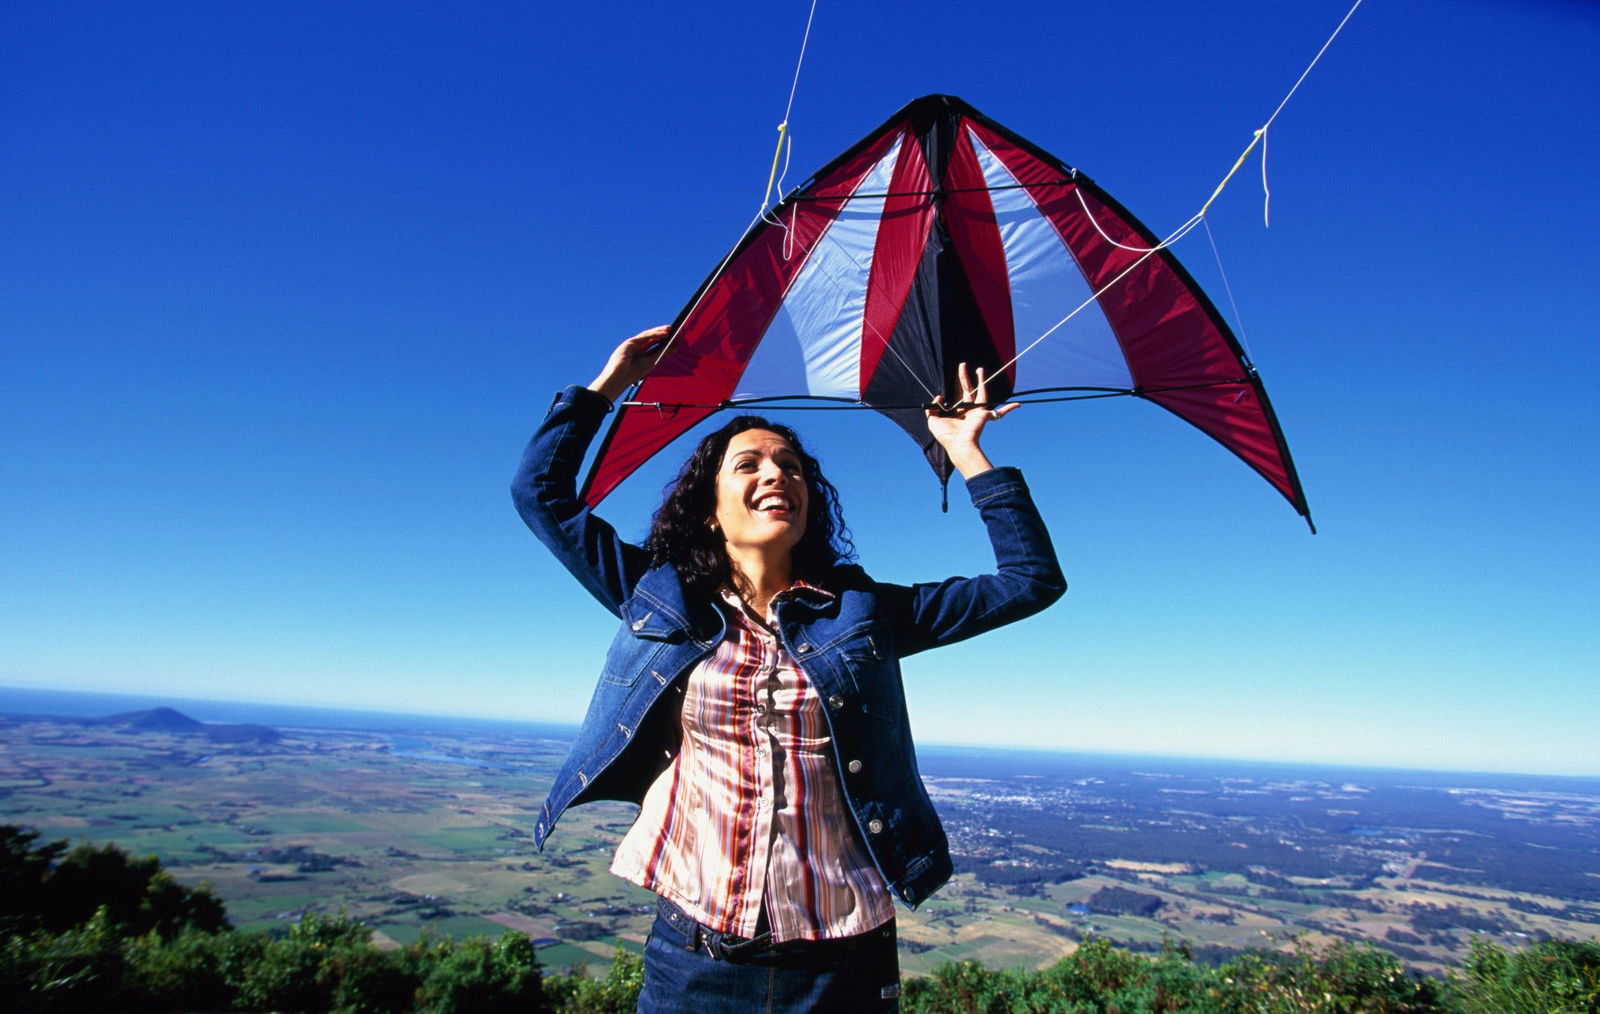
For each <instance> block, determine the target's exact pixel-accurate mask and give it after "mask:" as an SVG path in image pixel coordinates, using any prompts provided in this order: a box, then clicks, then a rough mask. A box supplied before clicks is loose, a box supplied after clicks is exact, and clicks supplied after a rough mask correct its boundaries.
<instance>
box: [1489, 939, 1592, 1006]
mask: <svg viewBox="0 0 1600 1014" xmlns="http://www.w3.org/2000/svg"><path fill="white" fill-rule="evenodd" d="M1457 985H1458V986H1459V988H1460V999H1459V1006H1458V1009H1459V1010H1460V1011H1461V1014H1600V942H1597V941H1594V940H1545V941H1543V942H1541V943H1538V944H1535V945H1534V946H1532V947H1530V948H1528V949H1527V950H1525V951H1521V952H1518V953H1515V954H1512V953H1508V952H1507V951H1506V949H1505V948H1503V947H1501V946H1500V945H1499V944H1497V943H1495V942H1493V941H1492V940H1487V939H1485V938H1482V937H1479V938H1476V939H1474V940H1473V942H1472V953H1471V955H1470V956H1469V957H1468V958H1467V962H1466V977H1465V978H1464V979H1461V978H1458V979H1457Z"/></svg>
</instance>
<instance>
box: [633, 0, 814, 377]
mask: <svg viewBox="0 0 1600 1014" xmlns="http://www.w3.org/2000/svg"><path fill="white" fill-rule="evenodd" d="M816 13H817V0H811V10H810V12H809V13H808V14H807V15H806V30H805V34H804V35H802V36H801V37H800V55H799V57H797V58H796V59H795V63H794V79H793V80H792V81H790V83H789V101H788V102H787V103H786V104H785V105H784V107H783V122H781V123H779V124H778V147H777V150H776V151H774V152H773V153H772V172H771V173H770V174H769V175H768V176H767V192H766V195H765V196H763V197H762V198H761V208H760V209H759V210H758V211H757V212H756V214H755V217H754V218H752V219H750V222H749V224H748V225H746V226H745V227H744V230H743V232H741V233H740V235H741V236H742V235H744V233H746V232H749V231H750V229H751V228H752V227H754V226H755V224H756V223H757V222H758V221H761V220H762V219H765V218H766V217H767V201H768V199H770V198H771V197H772V187H773V185H774V184H775V183H776V182H778V180H779V179H781V177H779V176H778V156H779V155H781V154H782V153H783V150H784V140H785V139H786V138H787V136H788V132H789V113H790V112H791V111H792V110H793V109H794V96H795V92H796V91H797V90H798V89H799V87H800V67H801V66H802V65H803V64H804V63H805V59H806V44H807V43H808V42H810V41H811V21H812V19H813V18H814V17H815V16H816ZM790 151H791V153H792V152H793V144H792V143H791V145H790ZM783 172H784V175H788V172H789V160H788V159H784V161H783ZM768 221H774V222H775V224H776V225H777V226H778V227H779V228H785V227H784V225H783V223H782V222H778V221H776V216H774V218H773V219H768ZM784 238H785V240H787V239H788V236H787V235H785V237H784ZM786 245H787V244H786ZM738 251H739V244H738V243H735V244H734V245H733V247H732V248H731V249H730V250H729V251H728V254H727V256H725V257H723V258H722V263H720V264H718V265H717V270H715V271H713V272H711V277H710V278H708V279H706V283H705V284H704V285H703V286H701V287H700V294H699V295H698V296H696V297H695V300H694V303H693V304H691V305H690V307H689V309H688V310H686V311H685V312H684V314H683V322H684V323H688V321H689V318H691V317H693V316H694V312H695V311H696V310H698V309H699V308H700V303H701V302H702V301H703V300H704V299H705V298H706V296H707V295H709V294H710V293H711V289H712V286H714V285H715V284H716V282H717V279H719V278H721V277H722V272H723V271H725V270H727V267H728V264H729V262H731V261H732V260H733V255H734V254H736V253H737V252H738ZM784 259H785V260H787V259H788V256H787V254H786V255H785V257H784ZM678 330H679V329H677V328H674V329H673V332H672V334H671V335H670V336H669V337H668V338H667V340H666V341H665V342H662V343H661V351H660V352H658V353H656V361H655V362H654V363H652V364H651V369H654V368H655V367H656V366H658V365H660V363H661V360H663V359H665V358H666V356H667V351H668V350H669V349H671V348H672V345H673V343H674V342H676V341H677V340H678ZM641 383H642V381H641Z"/></svg>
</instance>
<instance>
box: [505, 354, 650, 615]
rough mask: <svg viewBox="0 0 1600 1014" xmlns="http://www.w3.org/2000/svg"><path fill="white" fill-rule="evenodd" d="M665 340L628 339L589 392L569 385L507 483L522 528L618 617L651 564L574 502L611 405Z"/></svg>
mask: <svg viewBox="0 0 1600 1014" xmlns="http://www.w3.org/2000/svg"><path fill="white" fill-rule="evenodd" d="M666 333H667V329H666V328H652V329H651V330H649V331H644V332H641V333H639V334H637V335H634V336H633V337H632V338H629V339H628V340H627V341H625V342H623V343H622V344H621V345H619V346H618V347H617V349H616V351H615V352H613V353H612V354H611V358H610V360H608V361H607V363H606V367H605V369H603V370H602V371H601V373H600V375H599V376H598V377H596V378H595V380H594V382H593V383H592V384H591V385H590V386H589V387H578V386H576V385H574V386H572V387H569V388H567V389H566V390H564V391H562V392H561V393H560V394H558V395H557V396H556V400H555V403H554V404H553V405H551V406H550V412H549V414H548V415H546V416H545V419H544V422H543V423H542V424H541V425H540V426H539V429H538V432H536V433H534V435H533V439H532V440H530V441H529V442H528V448H527V450H525V451H524V452H523V454H522V464H521V465H520V466H519V467H518V468H517V475H516V478H515V479H513V480H512V483H511V499H512V501H513V502H515V504H516V506H517V513H518V514H520V515H522V520H523V522H524V523H525V524H527V526H528V528H529V529H531V530H532V531H533V534H534V535H536V536H538V538H539V541H540V542H543V543H544V544H545V546H546V547H548V548H549V550H550V551H551V552H552V553H554V554H555V556H556V559H557V560H559V561H561V564H562V566H564V567H566V568H567V570H568V571H570V572H571V573H572V576H573V577H576V578H577V579H578V581H579V583H581V584H582V585H583V586H584V587H585V588H586V589H588V591H589V594H591V595H593V596H594V597H595V599H596V600H598V601H599V602H600V604H601V605H603V606H605V607H606V608H607V609H609V610H610V611H611V612H612V613H613V614H620V611H621V609H622V603H623V602H625V601H626V600H627V598H628V596H629V595H630V594H631V593H632V591H633V586H634V585H635V584H636V583H637V582H638V580H639V578H640V577H641V576H643V574H644V572H645V570H646V569H648V567H649V557H648V556H647V555H646V553H645V551H644V550H643V549H640V548H639V547H638V546H635V545H632V544H630V543H628V542H625V541H623V539H622V538H621V537H620V536H618V535H617V532H616V529H614V528H612V527H611V525H610V524H608V523H607V522H606V521H604V520H602V519H601V518H599V517H596V516H595V514H594V511H593V509H592V508H591V507H590V506H589V505H588V504H587V503H585V502H584V501H583V499H582V498H581V497H579V496H578V469H579V468H581V467H582V465H583V457H584V454H585V452H587V451H588V449H589V443H590V442H591V441H592V440H593V439H594V435H595V433H596V432H597V431H598V430H599V429H600V423H601V422H602V421H603V420H604V419H605V417H606V414H607V413H608V412H610V411H611V404H612V401H613V400H614V399H616V398H617V397H618V396H620V395H621V394H622V393H623V392H624V391H626V390H627V389H628V387H630V386H632V385H633V384H634V383H636V382H638V381H639V380H640V379H642V378H643V377H644V375H645V374H646V373H648V372H649V370H650V366H651V365H653V364H654V361H655V356H654V354H653V352H654V349H655V347H656V346H657V345H658V344H659V343H660V341H661V340H662V339H663V338H664V337H665V336H666Z"/></svg>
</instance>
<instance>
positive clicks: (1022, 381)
mask: <svg viewBox="0 0 1600 1014" xmlns="http://www.w3.org/2000/svg"><path fill="white" fill-rule="evenodd" d="M967 137H968V139H969V140H971V142H972V148H973V151H974V152H976V153H977V156H978V164H979V166H981V167H982V169H983V177H984V181H985V182H987V183H988V185H989V186H991V187H1015V186H1016V184H1017V180H1016V177H1014V176H1012V175H1011V172H1010V170H1008V169H1007V168H1006V167H1005V166H1004V165H1002V164H1001V163H1000V160H999V159H998V158H996V157H995V155H994V153H993V152H991V151H990V150H989V149H988V148H986V147H984V145H983V142H982V141H979V140H978V138H977V136H976V135H975V134H973V133H972V131H971V130H968V132H967ZM989 197H990V200H991V201H993V203H994V210H995V217H996V218H997V219H998V221H999V226H1000V240H1001V243H1002V244H1004V246H1005V252H1006V272H1007V275H1008V276H1009V277H1010V279H1011V313H1012V318H1013V320H1014V324H1015V328H1016V341H1017V352H1022V351H1023V349H1027V348H1028V346H1029V345H1032V344H1033V342H1034V341H1035V340H1037V339H1038V338H1039V336H1040V335H1042V334H1044V333H1045V332H1046V331H1049V330H1050V329H1051V328H1052V327H1055V325H1056V323H1057V322H1059V321H1060V320H1061V319H1062V318H1063V317H1065V316H1067V314H1069V313H1072V311H1073V310H1074V309H1075V308H1076V307H1077V306H1078V305H1079V304H1081V303H1083V302H1084V300H1086V299H1089V298H1090V296H1091V295H1093V290H1092V289H1090V288H1089V283H1088V280H1087V279H1085V278H1084V277H1083V272H1081V271H1079V270H1078V266H1077V264H1076V263H1075V262H1074V261H1073V259H1072V253H1071V251H1069V250H1068V249H1067V247H1066V244H1065V243H1063V242H1061V237H1060V236H1058V235H1056V230H1055V228H1054V227H1053V226H1052V225H1051V224H1050V222H1049V221H1048V220H1047V219H1046V218H1045V217H1044V216H1043V215H1042V214H1040V213H1039V209H1038V207H1037V206H1036V205H1035V204H1034V203H1033V198H1031V197H1029V196H1028V192H1027V191H1026V190H1023V189H1020V188H1018V189H1014V190H992V191H990V192H989ZM1016 368H1017V382H1016V389H1017V390H1018V391H1027V390H1033V389H1037V388H1042V387H1115V388H1129V387H1132V386H1133V379H1132V377H1131V375H1130V374H1129V372H1128V361H1127V359H1126V358H1125V357H1124V356H1123V355H1122V347H1121V346H1120V345H1118V344H1117V339H1116V336H1115V335H1114V334H1112V332H1111V325H1110V324H1109V323H1107V322H1106V317H1105V314H1104V313H1102V312H1101V310H1100V304H1099V303H1091V304H1090V305H1088V306H1085V307H1084V308H1083V309H1082V310H1079V311H1078V313H1077V315H1076V316H1074V317H1073V318H1072V319H1071V320H1069V321H1067V322H1066V323H1065V324H1062V325H1061V326H1060V327H1059V328H1056V330H1055V331H1054V332H1052V333H1051V334H1050V336H1049V337H1048V338H1046V339H1044V341H1042V342H1039V344H1037V345H1034V346H1033V348H1031V349H1028V351H1027V352H1025V353H1023V354H1022V357H1021V358H1020V359H1018V360H1017V367H1016Z"/></svg>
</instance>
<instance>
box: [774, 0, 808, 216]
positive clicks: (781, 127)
mask: <svg viewBox="0 0 1600 1014" xmlns="http://www.w3.org/2000/svg"><path fill="white" fill-rule="evenodd" d="M816 16H817V0H811V11H810V13H808V14H807V15H806V30H805V34H804V35H802V36H801V37H800V55H799V56H798V57H796V58H795V61H794V80H793V81H791V82H789V101H788V103H787V104H785V105H784V107H783V121H782V122H780V123H779V124H778V147H777V149H776V150H774V151H773V153H772V172H771V173H769V174H768V175H767V192H766V193H765V194H763V195H762V197H761V210H762V211H763V212H764V211H766V209H767V204H768V202H769V201H771V200H772V187H773V185H774V184H775V183H777V182H778V181H779V180H780V179H781V177H780V176H779V175H778V157H779V156H780V155H782V154H783V142H784V140H785V139H786V138H787V137H788V136H789V113H790V112H792V111H793V110H794V94H795V92H796V91H798V90H799V88H800V68H801V66H802V65H803V64H804V63H805V62H806V44H807V43H808V42H810V41H811V21H812V19H813V18H815V17H816ZM789 151H790V154H793V152H794V143H793V142H792V141H791V142H790V144H789ZM783 172H784V175H785V176H787V175H788V174H789V160H788V159H784V160H783ZM780 189H781V188H780Z"/></svg>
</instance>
